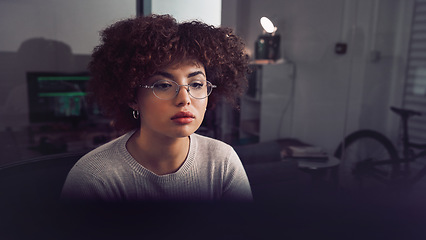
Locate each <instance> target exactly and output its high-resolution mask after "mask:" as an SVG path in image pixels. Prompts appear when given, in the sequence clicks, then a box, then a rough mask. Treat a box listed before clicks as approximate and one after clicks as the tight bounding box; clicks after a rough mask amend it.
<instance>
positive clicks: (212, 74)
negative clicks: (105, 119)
mask: <svg viewBox="0 0 426 240" xmlns="http://www.w3.org/2000/svg"><path fill="white" fill-rule="evenodd" d="M101 36H102V43H101V45H99V46H98V47H96V48H95V49H94V52H93V54H92V61H91V62H90V65H89V69H90V71H91V74H92V80H91V87H92V89H93V94H94V96H95V97H96V99H97V102H98V104H99V106H100V107H101V109H103V110H104V112H105V113H106V114H107V115H108V116H109V117H111V118H112V119H113V120H114V125H115V127H116V128H117V129H118V130H121V131H124V132H126V133H125V134H124V135H122V136H121V137H119V138H117V139H115V140H113V141H111V142H109V143H107V144H105V145H103V146H100V147H98V148H97V149H95V150H93V151H91V152H89V153H88V154H87V155H85V156H84V157H82V158H81V159H80V160H79V161H78V162H77V163H76V165H75V166H74V167H73V168H72V170H71V171H70V173H69V174H68V177H67V179H66V182H65V185H64V187H63V191H62V197H63V198H64V199H67V200H89V201H92V200H93V201H107V202H110V201H113V202H114V201H140V200H148V201H151V200H237V201H239V200H251V199H252V195H251V190H250V186H249V182H248V179H247V176H246V173H245V171H244V168H243V166H242V164H241V161H240V160H239V158H238V156H237V154H236V153H235V151H234V150H233V149H232V147H230V146H229V145H227V144H225V143H222V142H220V141H218V140H214V139H211V138H207V137H203V136H200V135H198V134H195V133H194V132H195V131H196V130H197V129H198V128H199V127H200V125H201V123H202V121H203V118H204V114H205V111H206V108H207V105H208V102H209V106H212V104H214V102H215V100H216V99H218V97H219V96H224V97H225V98H226V99H228V100H230V102H231V103H235V99H236V97H238V96H239V95H240V94H241V93H242V92H243V90H244V87H245V82H246V80H245V75H246V73H247V71H248V61H247V57H246V55H245V54H244V51H243V48H244V45H243V44H242V41H241V40H240V39H239V38H238V37H237V36H235V35H234V34H233V33H232V32H231V31H230V30H229V29H223V28H215V27H213V26H209V25H206V24H204V23H201V22H198V21H194V22H187V23H180V24H179V23H177V22H176V21H175V19H173V18H172V17H170V16H168V15H152V16H147V17H138V18H134V19H127V20H123V21H120V22H117V23H115V24H113V25H112V26H110V27H108V28H107V29H105V30H104V31H103V32H102V35H101ZM212 92H214V93H213V94H212V95H211V96H210V97H209V95H210V93H212ZM208 98H210V99H208Z"/></svg>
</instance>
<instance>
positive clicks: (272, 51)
mask: <svg viewBox="0 0 426 240" xmlns="http://www.w3.org/2000/svg"><path fill="white" fill-rule="evenodd" d="M260 24H261V25H262V27H263V33H262V35H260V36H259V37H258V39H257V41H256V43H255V58H256V59H269V60H277V59H278V58H279V55H280V35H278V34H275V32H276V31H277V27H275V26H274V24H273V23H272V21H271V20H269V19H268V18H267V17H262V18H260Z"/></svg>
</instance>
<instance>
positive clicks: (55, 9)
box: [0, 0, 136, 131]
mask: <svg viewBox="0 0 426 240" xmlns="http://www.w3.org/2000/svg"><path fill="white" fill-rule="evenodd" d="M135 15H136V1H135V0H123V1H114V0H75V1H57V0H31V1H23V0H16V1H12V0H6V1H0V34H1V37H0V131H1V130H3V129H5V128H12V129H19V128H22V127H25V126H27V125H28V122H29V119H28V103H27V101H28V99H27V87H26V75H25V73H26V72H27V71H68V72H82V71H86V67H87V63H88V61H89V57H90V54H91V52H92V50H93V48H94V47H95V46H96V45H98V43H99V31H100V30H102V29H104V28H105V27H106V26H107V25H109V24H111V23H113V22H115V21H117V20H119V19H122V18H128V17H131V16H135Z"/></svg>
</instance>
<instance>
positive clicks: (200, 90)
mask: <svg viewBox="0 0 426 240" xmlns="http://www.w3.org/2000/svg"><path fill="white" fill-rule="evenodd" d="M210 92H211V83H210V82H208V81H193V82H191V83H190V84H189V94H191V96H192V97H194V98H197V99H203V98H206V97H207V96H208V95H209V94H210Z"/></svg>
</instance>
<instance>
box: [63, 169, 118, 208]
mask: <svg viewBox="0 0 426 240" xmlns="http://www.w3.org/2000/svg"><path fill="white" fill-rule="evenodd" d="M110 195H111V194H110V193H109V192H108V185H107V184H105V183H104V182H103V180H102V179H101V178H99V177H97V176H95V175H94V174H92V173H90V172H87V171H86V170H85V169H84V167H82V166H80V165H76V166H74V167H73V169H72V170H71V171H70V173H69V174H68V177H67V179H66V182H65V184H64V186H63V188H62V194H61V198H62V199H63V200H64V201H71V202H78V201H84V202H87V201H101V200H102V201H104V200H106V199H110V198H111V196H110Z"/></svg>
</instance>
